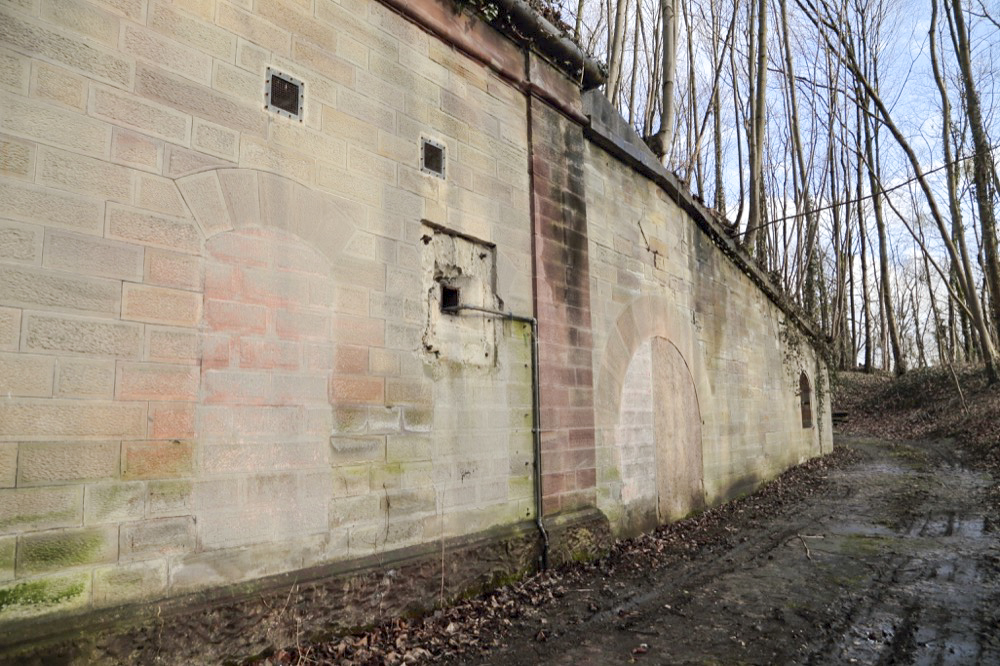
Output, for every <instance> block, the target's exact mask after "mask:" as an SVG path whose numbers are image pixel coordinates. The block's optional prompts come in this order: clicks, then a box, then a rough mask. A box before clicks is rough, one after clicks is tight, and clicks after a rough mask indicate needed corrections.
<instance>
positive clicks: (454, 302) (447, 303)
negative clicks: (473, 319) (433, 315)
mask: <svg viewBox="0 0 1000 666" xmlns="http://www.w3.org/2000/svg"><path fill="white" fill-rule="evenodd" d="M460 296H461V293H460V292H459V289H458V287H452V286H449V285H447V284H442V285H441V312H445V313H448V314H455V313H456V312H457V310H456V308H457V307H458V306H459V305H460V304H461V300H460Z"/></svg>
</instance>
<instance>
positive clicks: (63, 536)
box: [18, 529, 110, 573]
mask: <svg viewBox="0 0 1000 666" xmlns="http://www.w3.org/2000/svg"><path fill="white" fill-rule="evenodd" d="M108 539H109V537H108V535H107V533H106V532H105V530H98V529H89V530H80V531H73V532H62V533H59V534H53V535H44V536H38V537H34V538H31V539H25V540H24V541H23V542H22V543H21V545H20V548H19V551H20V552H19V553H18V571H19V572H20V571H21V570H22V569H24V570H25V571H28V572H31V573H35V572H41V571H52V570H55V569H65V568H67V567H74V566H80V565H83V564H91V563H93V562H99V561H102V560H105V559H107V551H108V550H109V547H110V545H109V543H108Z"/></svg>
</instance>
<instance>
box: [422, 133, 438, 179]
mask: <svg viewBox="0 0 1000 666" xmlns="http://www.w3.org/2000/svg"><path fill="white" fill-rule="evenodd" d="M420 170H421V171H423V172H424V173H429V174H431V175H434V176H437V177H438V178H444V145H443V144H440V143H438V142H437V141H433V140H432V139H421V141H420Z"/></svg>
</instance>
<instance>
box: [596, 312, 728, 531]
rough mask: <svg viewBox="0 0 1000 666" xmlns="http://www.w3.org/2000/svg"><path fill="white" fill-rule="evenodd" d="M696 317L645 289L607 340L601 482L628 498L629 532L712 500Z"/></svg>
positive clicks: (624, 521) (615, 496)
mask: <svg viewBox="0 0 1000 666" xmlns="http://www.w3.org/2000/svg"><path fill="white" fill-rule="evenodd" d="M685 316H686V317H687V318H686V319H685ZM689 320H690V314H689V313H688V314H687V315H685V314H684V312H683V311H682V310H681V309H680V308H679V307H677V306H676V305H675V304H674V303H672V302H670V301H668V300H666V299H663V298H658V297H642V298H639V299H636V300H635V301H633V302H632V303H631V304H630V305H629V306H628V307H626V308H625V309H624V310H623V311H622V313H621V314H620V315H619V317H618V319H617V321H616V325H615V327H614V328H613V329H612V332H611V335H610V336H609V339H608V340H607V342H606V344H605V346H604V353H603V356H602V358H601V364H600V366H599V368H600V369H599V373H598V382H597V400H596V401H595V402H596V406H597V434H598V440H599V447H600V449H601V454H600V460H601V469H599V470H598V483H599V485H600V486H601V488H602V493H601V495H602V496H603V497H607V498H609V499H610V501H611V502H612V503H616V504H624V505H626V506H625V508H624V515H623V516H620V522H621V528H622V530H623V531H625V532H629V533H632V532H637V531H640V530H642V529H645V528H648V527H650V526H651V525H652V524H654V523H661V522H666V521H669V520H675V519H677V518H680V517H682V516H684V515H686V514H687V513H689V512H690V511H691V510H693V509H695V508H698V507H700V506H702V505H703V503H704V488H703V475H704V470H703V459H702V436H701V418H702V417H701V407H700V403H699V396H707V395H708V394H709V392H708V387H707V384H706V382H705V381H704V379H703V376H704V373H703V371H702V369H701V365H700V357H699V356H698V355H697V354H696V353H695V349H696V347H695V341H694V338H693V335H692V333H691V329H690V326H689V325H685V324H687V322H688V321H689ZM629 505H631V506H629ZM609 506H610V505H609ZM613 517H614V516H613Z"/></svg>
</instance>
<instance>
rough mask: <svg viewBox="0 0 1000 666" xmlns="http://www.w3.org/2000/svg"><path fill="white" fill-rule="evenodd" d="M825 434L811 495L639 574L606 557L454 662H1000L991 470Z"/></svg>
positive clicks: (738, 519)
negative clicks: (835, 459) (831, 453)
mask: <svg viewBox="0 0 1000 666" xmlns="http://www.w3.org/2000/svg"><path fill="white" fill-rule="evenodd" d="M838 444H839V445H840V446H844V447H848V448H849V449H852V450H853V451H854V452H855V455H854V456H853V459H852V462H850V464H846V465H840V466H836V467H833V468H831V469H829V470H825V471H824V472H823V473H822V476H820V477H818V478H819V480H820V482H821V486H822V488H821V490H820V491H818V492H811V493H806V494H803V495H800V496H795V497H792V498H789V499H786V500H783V501H781V502H779V503H778V504H777V505H776V507H771V509H769V510H763V509H767V508H768V507H762V510H763V511H762V513H761V514H760V515H761V516H763V517H762V518H760V517H758V518H754V519H751V520H746V519H745V516H743V515H742V510H740V512H739V513H732V514H731V515H730V516H727V517H726V518H725V520H722V521H721V522H718V524H716V525H714V526H713V530H714V531H715V533H716V536H715V537H713V538H712V539H708V540H707V541H704V540H703V541H700V542H698V541H695V542H692V544H691V545H690V547H689V548H690V549H691V550H693V552H691V553H689V554H688V555H686V556H685V557H672V558H667V559H666V560H662V559H661V560H656V559H655V558H653V559H651V560H650V562H656V563H657V564H656V565H650V566H649V567H648V569H647V570H642V569H643V567H642V566H633V567H631V568H628V569H627V570H624V569H623V568H622V567H621V565H620V564H614V563H615V559H614V557H611V558H608V560H607V564H605V565H599V566H598V567H596V568H594V569H593V570H592V571H591V572H590V573H588V574H586V575H579V576H572V577H569V578H567V579H566V580H565V581H564V584H563V585H561V586H559V587H557V588H556V591H557V596H558V597H559V598H558V600H556V601H555V603H548V604H543V605H541V606H540V607H538V608H531V609H529V610H528V611H527V612H525V613H523V614H522V615H521V616H520V617H518V618H516V619H515V620H514V621H513V622H511V623H510V624H509V625H508V626H506V627H505V629H504V631H502V632H500V634H499V635H497V636H496V640H495V641H494V642H495V643H496V647H495V648H493V649H492V650H490V651H489V652H487V653H483V654H481V655H480V656H479V657H478V658H474V659H470V658H469V655H466V656H465V658H463V659H462V661H463V663H483V664H497V665H503V666H515V665H522V664H523V665H527V664H540V663H541V664H574V665H575V664H619V663H643V662H645V663H651V664H852V663H856V664H1000V532H998V531H997V528H998V523H997V517H996V516H993V515H991V513H990V512H991V509H990V508H989V507H990V506H991V505H990V504H989V503H988V502H987V492H988V490H989V489H990V488H991V486H992V484H993V480H992V479H991V477H990V476H989V475H988V474H986V473H983V472H980V471H975V470H973V469H970V468H969V467H967V466H965V465H964V464H963V454H962V452H961V451H960V450H957V449H956V446H957V445H956V444H955V443H954V442H953V441H950V440H936V441H922V442H885V441H879V440H872V439H861V438H854V439H842V440H840V441H839V442H838ZM753 501H754V500H753V499H752V498H750V502H751V503H752V502H753ZM761 501H762V502H765V503H766V502H767V500H766V499H765V500H761ZM744 504H746V502H744ZM750 508H751V509H752V508H753V505H752V504H751V505H750ZM679 534H680V536H679V537H678V539H679V542H678V543H680V545H679V546H678V545H677V544H674V545H672V546H671V548H682V547H683V539H684V533H683V530H681V531H680V532H679ZM649 543H650V544H654V545H655V541H652V542H649ZM650 547H653V546H650ZM633 560H635V558H633ZM635 561H639V562H641V561H642V560H641V558H640V559H639V560H635ZM602 566H603V567H604V568H603V569H602V568H601V567H602ZM616 567H617V568H616Z"/></svg>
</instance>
